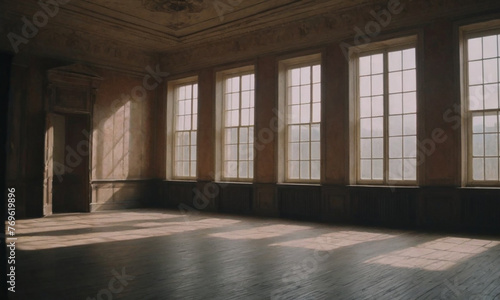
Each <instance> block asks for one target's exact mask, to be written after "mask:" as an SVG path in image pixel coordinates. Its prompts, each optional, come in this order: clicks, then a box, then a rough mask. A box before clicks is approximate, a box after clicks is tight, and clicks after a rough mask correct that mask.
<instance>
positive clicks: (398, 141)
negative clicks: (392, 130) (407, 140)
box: [389, 137, 403, 158]
mask: <svg viewBox="0 0 500 300" xmlns="http://www.w3.org/2000/svg"><path fill="white" fill-rule="evenodd" d="M401 157H403V138H401V137H391V138H389V158H401Z"/></svg>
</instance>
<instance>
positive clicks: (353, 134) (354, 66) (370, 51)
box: [349, 35, 420, 186]
mask: <svg viewBox="0 0 500 300" xmlns="http://www.w3.org/2000/svg"><path fill="white" fill-rule="evenodd" d="M417 46H418V37H417V35H409V36H405V37H399V38H393V39H389V40H384V41H380V42H373V43H368V44H363V45H360V46H354V47H351V48H349V73H350V76H349V78H350V83H349V89H350V101H349V102H350V105H349V107H350V109H349V111H350V112H349V119H350V124H351V126H350V128H349V131H350V132H349V136H350V143H349V147H350V149H351V151H350V152H351V153H355V154H354V155H350V158H349V162H350V163H349V165H350V169H351V171H350V176H349V177H350V178H349V179H350V182H351V184H354V185H376V186H417V185H418V182H419V176H420V174H419V173H420V172H419V158H418V143H419V139H418V137H419V95H420V91H419V79H418V78H419V65H418V59H417V57H418V47H417ZM411 48H413V49H415V73H416V74H415V94H416V103H415V106H416V111H415V113H414V114H415V115H416V125H415V126H416V128H415V130H416V134H415V136H416V147H415V155H416V157H415V160H416V164H415V173H416V174H415V180H405V179H403V180H393V179H390V177H389V172H390V166H389V161H390V157H389V153H390V150H389V139H390V135H389V117H390V116H391V115H390V114H389V94H390V92H389V73H390V72H389V68H388V65H389V60H388V53H389V52H392V51H401V50H406V49H411ZM374 54H382V55H383V67H384V69H383V73H382V74H383V79H384V92H383V95H382V97H383V126H384V128H383V135H382V139H383V147H384V148H383V178H382V179H381V180H378V179H374V180H368V179H361V144H360V140H361V134H360V127H361V126H360V119H361V118H360V102H361V101H360V97H361V96H360V92H359V86H360V82H359V79H360V75H359V58H360V57H362V56H368V55H374ZM402 71H404V70H402ZM402 93H404V92H402ZM400 115H401V116H403V115H405V113H404V112H402V113H401V114H400ZM403 137H404V135H403ZM372 159H373V158H372ZM402 159H403V164H404V159H405V157H404V153H403V157H402ZM407 159H408V158H407Z"/></svg>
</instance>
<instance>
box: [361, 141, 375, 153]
mask: <svg viewBox="0 0 500 300" xmlns="http://www.w3.org/2000/svg"><path fill="white" fill-rule="evenodd" d="M360 150H361V151H360V156H361V158H371V157H372V140H371V139H361V146H360Z"/></svg>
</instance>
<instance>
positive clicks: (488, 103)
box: [484, 83, 498, 109]
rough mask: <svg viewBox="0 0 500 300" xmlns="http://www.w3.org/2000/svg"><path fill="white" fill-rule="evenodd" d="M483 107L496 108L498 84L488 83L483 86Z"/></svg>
mask: <svg viewBox="0 0 500 300" xmlns="http://www.w3.org/2000/svg"><path fill="white" fill-rule="evenodd" d="M484 108H485V109H497V108H498V84H497V83H495V84H488V85H485V86H484Z"/></svg>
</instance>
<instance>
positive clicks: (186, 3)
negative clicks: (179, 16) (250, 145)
mask: <svg viewBox="0 0 500 300" xmlns="http://www.w3.org/2000/svg"><path fill="white" fill-rule="evenodd" d="M204 2H205V1H204V0H142V5H143V6H144V7H145V8H146V9H147V10H150V11H153V12H166V13H175V12H187V13H199V12H201V11H202V10H203V9H204V8H205V7H206V5H205V3H204Z"/></svg>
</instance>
